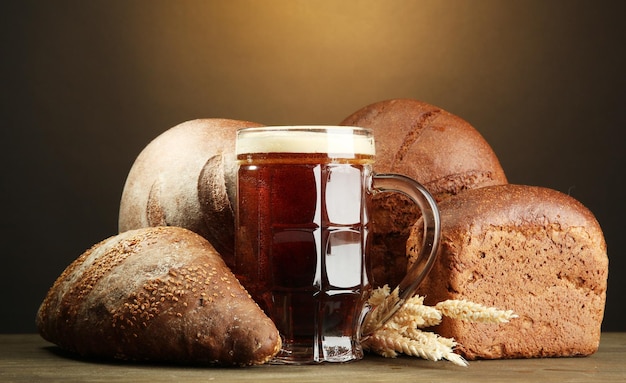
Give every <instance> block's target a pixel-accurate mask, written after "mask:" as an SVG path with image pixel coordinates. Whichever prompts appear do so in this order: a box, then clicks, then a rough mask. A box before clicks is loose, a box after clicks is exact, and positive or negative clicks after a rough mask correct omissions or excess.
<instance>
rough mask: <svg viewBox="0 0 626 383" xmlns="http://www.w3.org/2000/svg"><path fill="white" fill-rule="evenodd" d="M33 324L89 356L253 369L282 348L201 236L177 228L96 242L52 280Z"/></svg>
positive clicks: (57, 341)
mask: <svg viewBox="0 0 626 383" xmlns="http://www.w3.org/2000/svg"><path fill="white" fill-rule="evenodd" d="M36 322H37V327H38V329H39V332H40V334H41V335H42V337H43V338H45V339H46V340H48V341H50V342H52V343H55V344H57V345H58V346H60V347H62V348H64V349H66V350H69V351H71V352H74V353H77V354H79V355H82V356H87V357H100V358H116V359H122V360H134V361H150V362H169V363H200V364H219V365H250V364H260V363H264V362H266V361H267V360H269V359H270V358H271V357H272V356H273V355H274V354H276V353H277V352H278V350H279V349H280V347H281V340H280V337H279V335H278V331H277V329H276V327H275V326H274V324H273V323H272V321H271V320H270V319H269V318H268V317H267V316H266V315H265V314H264V313H263V311H262V310H261V309H260V308H259V307H258V306H257V305H256V303H255V302H254V301H253V300H252V299H251V298H250V296H249V295H248V293H247V292H246V291H245V290H244V288H243V287H242V286H241V285H240V284H239V282H238V281H237V279H236V278H235V276H234V275H233V274H232V273H231V272H230V270H229V269H228V268H227V267H226V265H225V264H224V262H223V261H222V259H221V258H220V256H219V254H218V253H217V252H216V251H215V250H214V249H213V247H212V246H211V245H210V244H209V243H208V242H207V240H205V239H204V238H202V237H201V236H199V235H198V234H196V233H193V232H191V231H189V230H186V229H183V228H177V227H156V228H144V229H137V230H131V231H127V232H124V233H121V234H119V235H117V236H114V237H111V238H108V239H106V240H104V241H102V242H100V243H98V244H96V245H94V246H93V247H92V248H91V249H89V250H88V251H86V252H85V253H83V254H82V255H81V256H80V257H79V258H78V259H76V260H75V261H74V262H73V263H72V264H70V265H69V266H68V267H67V269H65V271H64V272H63V273H62V274H61V276H60V277H59V278H58V279H57V280H56V282H55V283H54V285H53V286H52V288H51V289H50V291H49V292H48V294H47V296H46V297H45V299H44V301H43V303H42V304H41V307H40V309H39V311H38V314H37V321H36Z"/></svg>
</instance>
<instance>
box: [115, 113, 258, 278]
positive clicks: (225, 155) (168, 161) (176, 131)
mask: <svg viewBox="0 0 626 383" xmlns="http://www.w3.org/2000/svg"><path fill="white" fill-rule="evenodd" d="M251 126H261V125H260V124H257V123H254V122H249V121H240V120H230V119H218V118H213V119H197V120H191V121H187V122H184V123H181V124H179V125H177V126H174V127H172V128H170V129H168V130H167V131H165V132H163V133H162V134H160V135H159V136H158V137H156V138H155V139H154V140H152V141H151V142H150V143H149V144H148V145H147V146H146V147H145V148H144V149H143V150H142V151H141V153H139V155H138V156H137V158H136V160H135V162H134V163H133V165H132V167H131V169H130V171H129V173H128V176H127V178H126V183H125V185H124V189H123V192H122V198H121V201H120V211H119V231H120V232H124V231H127V230H131V229H138V228H141V227H152V226H179V227H184V228H186V229H189V230H192V231H194V232H196V233H198V234H200V235H202V236H203V237H204V238H206V239H208V240H209V241H210V242H211V244H212V245H213V246H214V247H215V249H216V250H217V251H218V252H219V253H220V255H221V256H222V258H223V259H224V260H225V261H226V264H227V265H228V266H230V267H232V257H233V252H234V246H235V245H234V241H235V239H234V238H235V235H234V230H235V221H234V213H233V209H234V208H233V207H234V206H235V205H234V199H235V184H236V171H235V168H236V165H235V136H236V131H237V129H238V128H243V127H251Z"/></svg>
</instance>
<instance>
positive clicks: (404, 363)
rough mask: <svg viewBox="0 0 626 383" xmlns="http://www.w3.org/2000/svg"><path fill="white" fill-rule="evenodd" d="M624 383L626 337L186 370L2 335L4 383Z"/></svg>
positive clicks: (1, 379) (22, 336)
mask: <svg viewBox="0 0 626 383" xmlns="http://www.w3.org/2000/svg"><path fill="white" fill-rule="evenodd" d="M49 381H55V382H64V383H71V382H146V383H156V382H186V383H187V382H212V381H215V382H220V381H228V382H248V381H250V382H257V383H258V382H302V383H304V382H312V381H326V382H342V383H349V382H357V381H358V382H393V383H404V382H541V383H547V382H558V383H564V382H581V383H591V382H626V333H605V334H603V335H602V340H601V343H600V350H599V351H598V352H597V353H596V354H594V355H592V356H589V357H585V358H551V359H514V360H489V361H473V362H470V365H469V367H457V366H454V365H453V364H451V363H449V362H446V361H441V362H429V361H425V360H421V359H417V358H413V357H399V358H396V359H385V358H382V357H378V356H374V355H367V356H366V357H365V359H364V360H362V361H359V362H354V363H348V364H325V365H319V366H275V365H264V366H256V367H246V368H215V367H181V366H168V365H143V364H128V363H116V362H93V361H86V360H81V359H77V358H74V357H73V356H71V355H68V354H67V353H65V352H63V351H61V350H60V349H59V348H58V347H56V346H54V345H53V344H51V343H48V342H46V341H44V340H43V339H42V338H40V337H39V335H36V334H10V335H2V334H0V382H3V383H4V382H29V383H31V382H49Z"/></svg>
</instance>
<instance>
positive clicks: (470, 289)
mask: <svg viewBox="0 0 626 383" xmlns="http://www.w3.org/2000/svg"><path fill="white" fill-rule="evenodd" d="M439 207H440V211H441V222H442V241H441V248H440V251H439V254H438V259H437V262H436V263H435V266H434V267H433V270H432V271H431V273H430V275H429V276H428V277H427V278H426V280H425V281H424V282H423V284H422V285H421V286H420V288H419V290H418V293H419V294H420V295H423V296H426V300H425V302H426V304H429V305H433V304H436V303H437V302H441V301H444V300H446V299H467V300H470V301H473V302H477V303H481V304H485V305H487V306H495V307H498V308H501V309H507V310H509V309H510V310H513V311H514V312H515V313H516V314H517V315H519V318H517V319H514V320H512V321H511V322H510V323H507V324H502V325H493V324H475V323H467V322H462V321H458V320H450V319H444V321H443V322H442V324H441V325H440V326H438V327H437V328H436V329H435V331H436V332H437V333H439V334H440V335H442V336H446V337H452V338H454V339H455V340H456V341H457V342H459V343H460V346H459V348H458V351H459V352H460V353H461V354H462V355H463V356H465V357H466V358H467V359H479V358H484V359H495V358H530V357H551V356H576V355H590V354H592V353H594V352H595V351H596V350H597V348H598V346H599V341H600V330H601V323H602V318H603V314H604V305H605V301H606V288H607V277H608V257H607V253H606V243H605V241H604V236H603V233H602V230H601V228H600V225H599V224H598V222H597V220H596V219H595V217H594V216H593V214H592V213H591V212H590V211H589V210H588V209H587V208H586V207H585V206H583V205H582V204H581V203H580V202H579V201H577V200H575V199H574V198H572V197H570V196H568V195H566V194H563V193H561V192H558V191H555V190H552V189H549V188H543V187H536V186H525V185H511V184H508V185H498V186H490V187H485V188H481V189H475V190H468V191H465V192H463V193H460V194H459V195H457V196H455V197H452V198H449V199H447V200H445V201H442V202H441V203H440V205H439ZM421 231H422V229H421V226H420V223H419V222H418V223H416V225H415V226H414V227H413V229H412V232H411V236H410V238H409V241H408V244H407V253H408V254H409V256H410V257H411V260H410V261H409V264H411V263H412V258H414V257H415V256H416V255H417V253H416V251H417V249H419V247H420V242H421V240H420V238H421V235H422V234H421Z"/></svg>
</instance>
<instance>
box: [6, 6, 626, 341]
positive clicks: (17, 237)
mask: <svg viewBox="0 0 626 383" xmlns="http://www.w3.org/2000/svg"><path fill="white" fill-rule="evenodd" d="M624 4H626V2H620V1H593V2H592V1H567V0H558V1H557V0H532V1H531V0H526V1H505V0H501V1H495V0H476V1H463V0H450V1H401V0H395V1H394V0H390V1H327V0H317V1H288V0H280V1H260V0H259V1H247V0H228V1H185V0H183V1H173V0H172V1H159V0H156V1H154V0H152V1H150V0H146V1H136V0H135V1H134V0H111V1H101V0H89V1H79V0H77V1H56V0H50V1H45V0H42V1H24V0H14V1H8V2H7V1H5V2H3V3H2V5H1V6H0V20H1V28H2V35H1V37H0V38H1V40H0V41H1V44H2V45H1V47H0V48H1V58H0V68H1V72H0V73H1V74H2V85H1V87H0V89H1V93H0V94H1V95H2V100H1V101H2V102H1V107H2V113H1V125H2V126H1V133H0V134H1V136H0V140H1V141H0V142H1V143H2V151H1V153H2V154H1V155H2V157H1V160H2V164H3V171H2V184H1V189H0V193H1V194H0V195H1V197H2V206H3V214H2V220H1V225H2V226H1V233H2V234H1V235H2V242H1V243H2V245H1V249H2V250H1V254H2V271H1V275H2V277H0V291H2V303H1V304H0V306H1V307H2V315H1V316H0V331H1V332H33V331H35V327H34V316H35V312H36V310H37V308H38V306H39V303H40V302H41V300H42V299H43V296H44V294H45V293H46V291H47V289H48V288H49V287H50V286H51V285H52V283H53V282H54V280H55V279H56V277H57V276H58V275H59V274H60V273H61V271H62V270H63V269H64V268H65V267H66V266H67V265H68V264H69V263H70V262H71V261H72V260H74V259H75V258H76V257H77V256H78V255H80V254H81V253H82V252H83V251H84V250H85V249H87V248H88V247H90V246H91V245H92V244H94V243H96V242H98V241H100V240H102V239H104V238H106V237H109V236H111V235H114V234H116V232H117V213H118V211H117V209H118V205H119V199H120V195H121V192H122V188H123V185H124V181H125V178H126V175H127V173H128V170H129V169H130V167H131V165H132V163H133V161H134V159H135V157H136V156H137V154H138V153H139V152H140V151H141V150H142V149H143V147H145V145H147V144H148V142H149V141H150V140H152V139H153V138H154V137H156V136H157V135H159V134H160V133H162V132H163V131H165V130H166V129H168V128H170V127H172V126H174V125H176V124H178V123H181V122H183V121H186V120H191V119H195V118H202V117H226V118H233V119H243V120H251V121H256V122H260V123H264V124H336V123H338V122H340V121H341V120H342V119H343V118H344V117H346V116H348V115H349V114H351V113H352V112H353V111H355V110H357V109H359V108H361V107H362V106H365V105H367V104H370V103H373V102H376V101H381V100H385V99H390V98H402V97H407V98H415V99H420V100H423V101H427V102H430V103H432V104H435V105H438V106H440V107H442V108H444V109H446V110H448V111H450V112H452V113H454V114H457V115H459V116H461V117H463V118H464V119H466V120H468V121H469V122H470V123H472V124H473V125H474V126H475V127H476V128H477V129H478V130H479V131H480V132H481V133H482V134H483V136H484V137H485V138H486V139H487V140H488V142H489V143H490V144H491V145H492V147H493V148H494V150H495V152H496V153H497V154H498V156H499V158H500V160H501V162H502V165H503V167H504V169H505V171H506V173H507V175H508V177H509V180H510V181H511V182H512V183H520V184H530V185H540V186H545V187H550V188H553V189H557V190H560V191H562V192H565V193H569V194H571V195H572V196H574V197H575V198H577V199H578V200H580V201H581V202H583V203H584V204H585V205H586V206H587V207H588V208H589V209H590V210H591V211H592V212H594V214H595V215H596V217H597V218H598V220H599V222H600V224H601V225H602V227H603V229H604V231H605V237H606V240H607V243H608V249H609V250H608V251H609V258H610V263H611V265H610V277H609V292H608V304H607V309H606V317H605V321H604V329H605V330H620V331H625V330H626V324H625V323H626V322H625V321H624V320H623V317H622V318H621V319H620V317H619V315H620V314H621V311H622V308H623V306H624V295H625V294H626V291H625V290H626V283H625V281H624V280H625V279H626V275H624V267H625V262H624V257H623V253H624V249H625V248H626V240H625V237H626V235H625V234H624V233H623V229H624V225H623V223H624V218H623V217H624V215H625V214H626V211H625V209H624V206H625V203H624V197H623V192H622V189H621V185H622V184H623V183H624V165H625V158H624V151H623V149H622V148H623V146H624V144H625V134H624V131H625V129H626V118H625V113H624V111H625V102H626V91H625V90H626V81H625V77H626V76H625V69H626V61H625V60H624V54H623V52H624V47H625V46H626V38H625V37H626V30H625V27H624V23H625V21H624V16H625V15H626V7H625V6H624Z"/></svg>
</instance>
